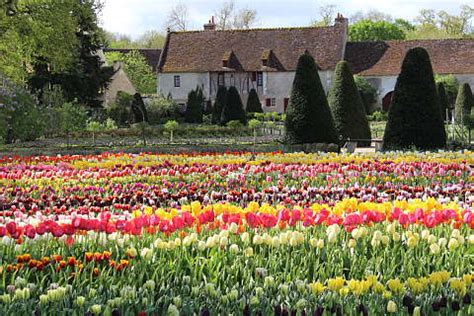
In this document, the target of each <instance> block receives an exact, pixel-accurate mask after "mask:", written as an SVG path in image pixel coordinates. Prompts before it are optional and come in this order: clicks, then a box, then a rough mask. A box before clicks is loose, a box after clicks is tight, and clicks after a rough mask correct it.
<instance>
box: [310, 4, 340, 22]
mask: <svg viewBox="0 0 474 316" xmlns="http://www.w3.org/2000/svg"><path fill="white" fill-rule="evenodd" d="M336 8H337V6H336V5H334V4H326V5H322V6H320V7H319V12H318V13H319V20H314V21H313V22H311V24H312V25H313V26H330V25H332V23H333V21H334V17H335V14H336Z"/></svg>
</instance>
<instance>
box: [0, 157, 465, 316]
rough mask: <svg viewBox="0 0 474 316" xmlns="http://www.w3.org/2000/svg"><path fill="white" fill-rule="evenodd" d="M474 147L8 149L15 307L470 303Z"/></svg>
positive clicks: (138, 310) (0, 231)
mask: <svg viewBox="0 0 474 316" xmlns="http://www.w3.org/2000/svg"><path fill="white" fill-rule="evenodd" d="M473 162H474V158H473V155H472V153H470V152H464V153H439V154H435V153H431V154H422V153H406V154H402V153H386V154H370V155H369V154H367V155H336V154H322V155H308V154H281V153H272V154H258V155H251V154H249V153H236V154H230V153H229V154H225V155H211V154H208V155H204V154H196V155H152V154H140V155H129V154H103V155H99V156H63V157H23V158H21V157H12V158H8V157H4V158H1V159H0V238H1V241H2V242H1V244H0V314H2V315H4V314H5V315H8V314H14V313H17V314H18V313H19V314H31V313H36V314H41V315H49V314H51V312H52V311H60V312H61V313H64V314H76V315H83V314H97V315H98V314H103V315H111V314H113V315H130V314H158V315H161V314H172V315H179V314H180V313H181V314H183V315H192V314H193V313H196V314H201V315H216V314H219V313H220V314H224V315H227V314H231V313H234V314H242V313H243V314H245V315H255V314H260V315H269V314H272V315H273V314H275V315H289V314H293V313H298V314H304V315H324V313H326V315H327V314H329V313H335V314H344V315H356V314H357V315H359V314H364V315H368V314H386V313H394V314H401V315H411V314H415V315H428V314H433V313H434V312H436V311H441V312H443V313H448V314H454V313H457V312H459V313H460V315H464V314H469V313H472V312H473V305H472V303H471V297H472V295H473V292H474V287H473V285H472V281H473V277H474V275H473V270H472V265H473V258H472V255H473V253H472V250H473V247H474V246H473V245H474V235H473V234H472V229H473V228H474V212H473V202H474V198H473V192H474V187H473V185H472V180H473V177H474V172H473V170H472V167H471V166H472V165H473Z"/></svg>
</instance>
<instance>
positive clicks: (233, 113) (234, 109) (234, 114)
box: [221, 87, 247, 125]
mask: <svg viewBox="0 0 474 316" xmlns="http://www.w3.org/2000/svg"><path fill="white" fill-rule="evenodd" d="M230 121H240V122H241V123H242V124H244V125H245V124H247V116H246V114H245V110H244V106H243V104H242V99H241V98H240V95H239V92H238V91H237V89H236V88H235V87H230V88H229V91H228V92H227V102H226V104H225V105H224V108H223V109H222V116H221V124H222V125H225V124H227V123H229V122H230Z"/></svg>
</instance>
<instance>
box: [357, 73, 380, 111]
mask: <svg viewBox="0 0 474 316" xmlns="http://www.w3.org/2000/svg"><path fill="white" fill-rule="evenodd" d="M354 81H355V84H356V86H357V90H359V94H360V97H361V98H362V102H363V103H364V108H365V113H366V114H371V113H372V108H373V106H374V104H375V103H376V102H377V94H378V93H377V89H375V88H374V87H372V85H371V84H370V82H369V81H368V80H367V79H365V78H364V77H361V76H354Z"/></svg>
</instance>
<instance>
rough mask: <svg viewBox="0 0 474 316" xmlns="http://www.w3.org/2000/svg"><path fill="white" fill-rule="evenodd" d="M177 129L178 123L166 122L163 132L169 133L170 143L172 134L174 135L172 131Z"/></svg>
mask: <svg viewBox="0 0 474 316" xmlns="http://www.w3.org/2000/svg"><path fill="white" fill-rule="evenodd" d="M178 127H179V124H178V122H176V121H174V120H172V121H168V122H166V124H165V131H166V132H169V133H170V143H172V142H173V134H174V131H176V130H177V129H178Z"/></svg>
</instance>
